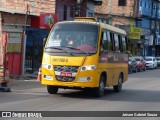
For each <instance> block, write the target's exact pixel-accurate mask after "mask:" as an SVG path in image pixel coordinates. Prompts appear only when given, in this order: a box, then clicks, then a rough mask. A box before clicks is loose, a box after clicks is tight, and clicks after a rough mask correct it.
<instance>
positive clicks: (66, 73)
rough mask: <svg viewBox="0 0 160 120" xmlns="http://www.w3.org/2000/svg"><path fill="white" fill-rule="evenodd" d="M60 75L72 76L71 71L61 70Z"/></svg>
mask: <svg viewBox="0 0 160 120" xmlns="http://www.w3.org/2000/svg"><path fill="white" fill-rule="evenodd" d="M60 76H65V77H72V73H71V72H61V74H60Z"/></svg>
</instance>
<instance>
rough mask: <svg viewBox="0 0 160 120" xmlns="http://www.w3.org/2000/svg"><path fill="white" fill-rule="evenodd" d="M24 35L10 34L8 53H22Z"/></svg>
mask: <svg viewBox="0 0 160 120" xmlns="http://www.w3.org/2000/svg"><path fill="white" fill-rule="evenodd" d="M21 42H22V33H8V39H7V53H17V52H18V53H19V52H21Z"/></svg>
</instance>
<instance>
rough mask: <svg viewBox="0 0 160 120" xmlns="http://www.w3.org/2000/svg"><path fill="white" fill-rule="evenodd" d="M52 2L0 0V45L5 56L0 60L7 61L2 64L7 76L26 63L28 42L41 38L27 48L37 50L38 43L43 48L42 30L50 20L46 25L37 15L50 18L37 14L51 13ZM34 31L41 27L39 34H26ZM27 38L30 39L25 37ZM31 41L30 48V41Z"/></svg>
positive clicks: (45, 28)
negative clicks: (38, 35) (7, 71)
mask: <svg viewBox="0 0 160 120" xmlns="http://www.w3.org/2000/svg"><path fill="white" fill-rule="evenodd" d="M55 2H56V1H55V0H47V1H42V0H34V1H32V0H26V1H25V0H0V42H1V43H4V44H3V46H2V45H1V47H0V48H2V47H3V48H4V47H5V51H4V50H3V52H5V57H6V58H7V59H6V61H4V63H6V62H7V66H6V67H7V68H8V69H9V72H10V75H11V76H14V75H21V74H22V72H23V69H24V68H25V67H26V64H27V63H26V62H27V61H28V60H27V58H28V55H27V54H26V52H25V51H28V48H29V47H28V45H30V42H31V43H37V42H38V41H41V44H39V45H37V47H38V48H37V49H30V50H29V51H30V52H33V51H37V50H38V49H39V48H40V47H41V48H42V49H43V37H46V36H47V34H46V32H45V31H48V29H49V28H47V27H48V26H50V24H49V25H48V26H47V27H46V25H45V24H44V23H43V22H42V20H41V19H45V20H47V21H48V19H50V18H48V17H45V18H44V17H43V16H42V17H41V14H42V13H43V14H45V13H51V14H55ZM46 18H48V19H46ZM35 20H36V22H35ZM45 20H44V21H45ZM43 30H44V31H43ZM35 31H41V32H40V33H39V34H40V35H42V37H39V38H37V36H33V37H32V39H31V38H29V37H27V36H30V35H31V33H35ZM42 31H43V32H42ZM43 33H45V35H43ZM25 38H26V39H25ZM29 39H30V40H32V41H29ZM33 40H34V42H33ZM25 43H26V44H25ZM31 45H32V48H34V44H31ZM24 52H25V53H24ZM33 53H36V52H33ZM1 54H2V52H1ZM23 55H24V56H25V57H23ZM34 55H35V54H32V56H31V57H32V60H31V61H30V63H31V64H32V68H33V66H34V65H33V61H34V63H36V60H34V59H36V58H33V56H34ZM23 66H24V67H23ZM24 70H26V69H24ZM32 72H33V70H32Z"/></svg>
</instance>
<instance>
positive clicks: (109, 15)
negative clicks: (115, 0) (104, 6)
mask: <svg viewBox="0 0 160 120" xmlns="http://www.w3.org/2000/svg"><path fill="white" fill-rule="evenodd" d="M108 24H109V25H111V0H108Z"/></svg>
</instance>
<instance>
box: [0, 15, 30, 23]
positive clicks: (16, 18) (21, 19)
mask: <svg viewBox="0 0 160 120" xmlns="http://www.w3.org/2000/svg"><path fill="white" fill-rule="evenodd" d="M2 18H3V24H15V25H24V24H25V15H22V14H10V13H2ZM27 24H30V18H29V16H28V22H27Z"/></svg>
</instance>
